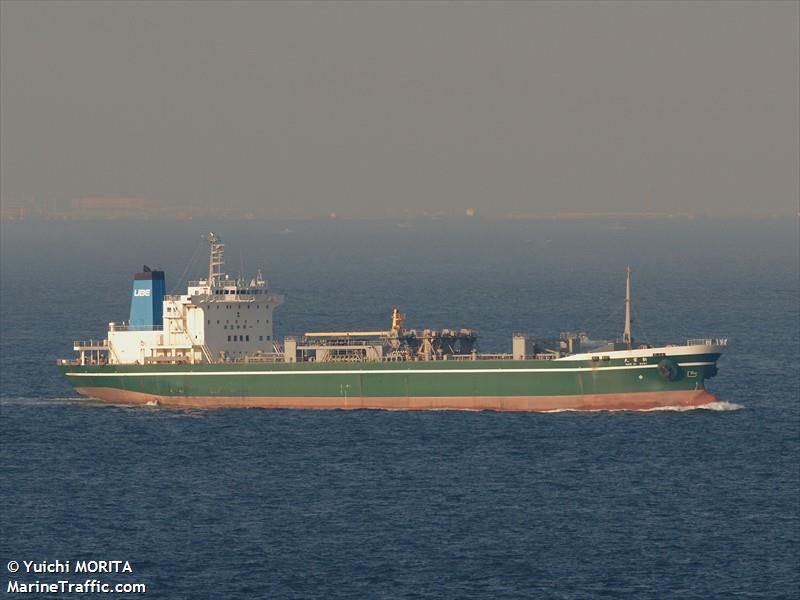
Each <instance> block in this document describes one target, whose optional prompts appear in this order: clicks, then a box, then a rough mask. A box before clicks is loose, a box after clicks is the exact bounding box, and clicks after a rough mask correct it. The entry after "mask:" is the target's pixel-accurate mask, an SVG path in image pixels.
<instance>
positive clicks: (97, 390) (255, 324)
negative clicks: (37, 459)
mask: <svg viewBox="0 0 800 600" xmlns="http://www.w3.org/2000/svg"><path fill="white" fill-rule="evenodd" d="M206 241H207V242H208V245H209V262H208V273H207V275H206V274H205V273H204V277H203V278H201V279H198V280H195V281H189V283H188V288H187V290H186V293H185V294H181V295H171V294H167V293H166V288H165V276H164V272H163V271H159V270H151V269H149V268H148V267H146V266H145V267H144V268H143V270H142V271H141V272H139V273H137V274H136V275H135V277H134V280H133V289H132V295H131V306H130V315H129V319H128V321H127V322H122V323H115V322H111V323H109V324H108V332H107V335H106V337H105V338H104V339H100V340H89V341H76V342H74V344H73V349H74V351H75V352H76V353H77V354H76V357H75V358H71V359H59V360H58V366H59V368H60V369H61V371H62V372H63V374H64V376H66V378H67V379H68V380H69V382H70V384H72V386H73V387H74V388H75V390H76V391H77V392H78V393H80V394H82V395H85V396H88V397H90V398H93V399H96V400H99V401H102V402H108V403H115V404H146V405H151V406H163V407H179V408H306V409H359V408H366V409H369V408H371V409H397V410H422V409H440V410H443V409H455V410H458V409H460V410H493V411H556V410H646V409H654V408H658V407H686V406H700V405H704V404H709V403H712V402H715V401H716V398H715V396H714V395H713V394H712V393H710V392H709V391H707V390H706V389H705V382H706V380H708V379H710V378H711V377H714V376H715V375H716V374H717V360H718V359H719V357H720V355H721V353H722V351H723V349H724V347H725V346H726V344H727V340H726V339H721V338H716V339H707V338H703V339H692V340H688V341H687V342H686V343H685V344H671V345H666V346H662V347H652V346H650V345H648V344H640V343H637V342H635V341H634V339H633V336H632V335H631V271H630V268H628V269H627V273H626V275H627V276H626V294H625V322H624V330H623V333H622V336H621V337H620V338H619V339H617V340H610V341H602V342H601V341H593V340H591V339H590V338H589V337H587V336H586V335H585V334H583V333H569V332H566V333H562V334H561V335H560V336H559V337H558V338H553V339H546V338H536V337H532V336H530V335H527V334H522V333H520V334H514V335H513V336H512V340H511V352H510V353H495V354H488V353H482V352H479V351H478V349H477V335H476V333H475V331H474V330H472V329H467V328H456V329H438V330H435V329H409V328H406V327H404V320H405V318H404V315H403V314H401V312H400V310H399V309H397V308H394V309H392V311H391V320H389V319H388V318H387V327H386V328H385V330H382V329H381V330H375V331H308V332H305V333H304V334H303V335H298V336H287V337H285V338H284V339H283V340H281V341H278V340H275V339H274V338H273V311H274V310H275V309H276V308H277V307H278V306H280V305H281V304H282V303H283V297H282V296H280V295H278V294H276V293H274V292H273V291H272V290H271V289H270V287H269V286H268V283H267V281H266V280H265V279H264V278H263V276H262V274H261V272H260V271H259V272H257V273H256V275H255V276H254V277H252V278H250V279H247V278H243V277H241V276H240V277H237V278H233V277H230V276H229V275H227V274H225V272H224V270H223V267H224V244H223V243H222V240H221V239H220V237H219V236H217V235H215V234H214V233H211V234H210V235H208V236H206ZM388 312H389V311H388V310H387V317H388Z"/></svg>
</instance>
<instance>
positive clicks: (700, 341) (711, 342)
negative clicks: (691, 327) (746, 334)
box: [686, 338, 728, 346]
mask: <svg viewBox="0 0 800 600" xmlns="http://www.w3.org/2000/svg"><path fill="white" fill-rule="evenodd" d="M686 345H687V346H727V345H728V338H696V339H692V340H686Z"/></svg>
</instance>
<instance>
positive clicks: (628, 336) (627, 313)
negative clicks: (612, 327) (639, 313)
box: [622, 267, 633, 350]
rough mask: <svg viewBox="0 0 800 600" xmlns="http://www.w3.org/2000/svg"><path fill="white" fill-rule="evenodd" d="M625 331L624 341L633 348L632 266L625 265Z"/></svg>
mask: <svg viewBox="0 0 800 600" xmlns="http://www.w3.org/2000/svg"><path fill="white" fill-rule="evenodd" d="M625 275H626V277H625V331H624V333H623V334H622V343H624V344H628V350H630V349H631V345H632V343H633V339H632V338H631V268H630V267H625Z"/></svg>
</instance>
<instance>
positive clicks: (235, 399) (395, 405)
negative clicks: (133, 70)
mask: <svg viewBox="0 0 800 600" xmlns="http://www.w3.org/2000/svg"><path fill="white" fill-rule="evenodd" d="M76 391H77V392H78V393H80V394H82V395H84V396H87V397H90V398H93V399H96V400H99V401H101V402H106V403H110V404H125V405H148V404H149V405H157V406H162V407H166V408H192V409H214V408H299V409H345V410H351V409H385V410H491V411H501V412H547V411H556V410H579V411H589V410H650V409H654V408H660V407H692V406H702V405H705V404H710V403H712V402H716V401H717V398H716V397H715V396H714V395H713V394H711V393H710V392H708V391H706V390H702V389H701V390H674V391H662V392H632V393H620V394H581V395H565V396H415V397H403V396H394V397H352V398H343V397H314V396H305V397H303V396H298V397H258V396H162V395H156V394H147V393H142V392H135V391H130V390H122V389H117V388H109V387H78V388H76Z"/></svg>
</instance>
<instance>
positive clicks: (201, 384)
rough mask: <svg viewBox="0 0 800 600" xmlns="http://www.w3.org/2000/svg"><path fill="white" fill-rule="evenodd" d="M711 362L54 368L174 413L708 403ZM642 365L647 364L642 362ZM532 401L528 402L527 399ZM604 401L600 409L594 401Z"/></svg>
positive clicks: (101, 395) (78, 382)
mask: <svg viewBox="0 0 800 600" xmlns="http://www.w3.org/2000/svg"><path fill="white" fill-rule="evenodd" d="M718 358H719V354H690V355H676V356H670V357H669V361H671V364H672V367H673V368H672V370H671V372H664V371H665V370H664V369H663V368H662V369H659V362H661V361H663V360H664V358H663V357H649V358H646V359H639V360H637V361H633V360H631V359H621V358H619V359H612V360H605V361H603V360H597V361H590V360H575V361H571V360H558V361H552V360H526V361H511V360H478V361H432V362H379V363H335V364H321V363H320V364H317V363H292V364H286V363H255V364H254V363H251V364H235V363H227V364H210V365H209V364H202V365H200V364H199V365H163V364H162V365H145V366H142V365H104V366H96V365H95V366H76V365H60V368H61V369H62V371H63V373H64V375H65V376H66V377H67V379H68V380H69V381H70V383H71V384H72V385H73V386H74V387H75V388H76V389H77V390H78V391H79V392H81V393H83V394H86V395H89V396H94V397H96V398H98V399H100V400H106V401H114V402H135V403H142V402H153V403H159V404H163V405H175V406H206V407H212V406H270V407H272V406H276V407H315V408H360V407H375V408H494V409H500V410H502V409H508V410H550V409H553V408H586V407H590V408H607V407H613V408H626V407H627V405H628V404H630V406H631V407H637V408H639V407H650V406H657V405H666V404H670V403H671V402H672V401H673V400H674V401H675V402H678V403H680V404H699V403H705V402H709V401H713V396H711V395H710V394H707V393H700V392H703V391H704V389H705V385H704V383H705V380H706V379H708V378H710V377H713V376H714V375H715V374H716V361H717V359H718ZM645 361H647V362H645ZM537 399H538V400H537ZM604 399H607V402H604V401H603V400H604Z"/></svg>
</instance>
